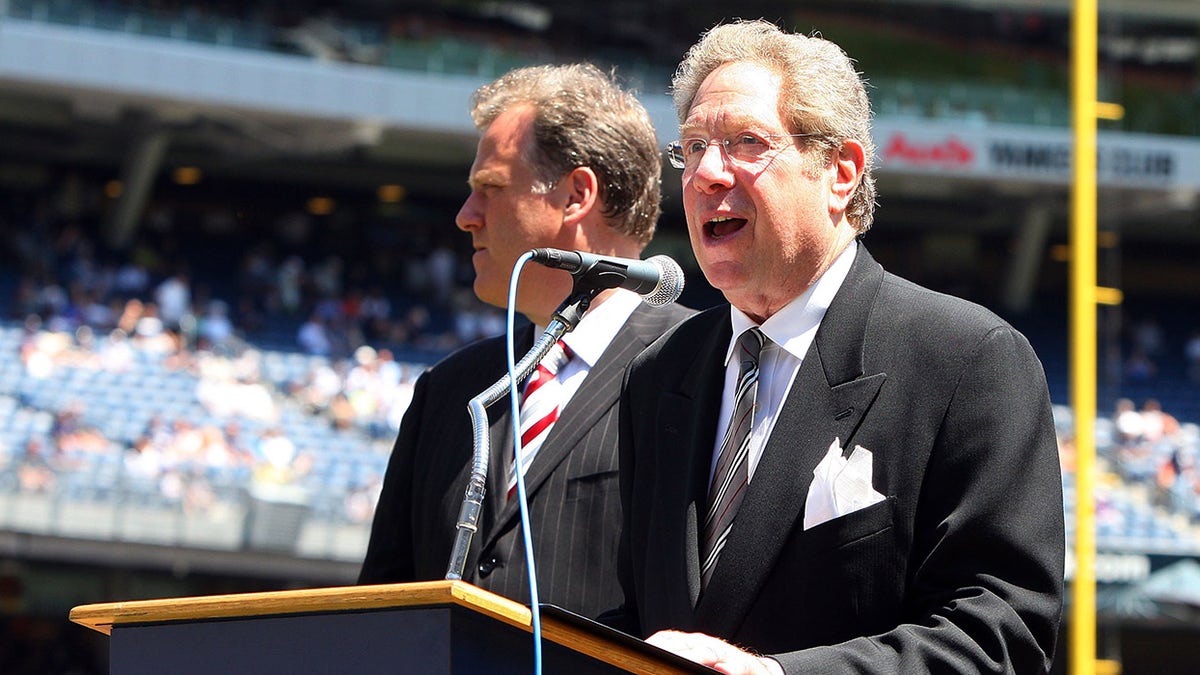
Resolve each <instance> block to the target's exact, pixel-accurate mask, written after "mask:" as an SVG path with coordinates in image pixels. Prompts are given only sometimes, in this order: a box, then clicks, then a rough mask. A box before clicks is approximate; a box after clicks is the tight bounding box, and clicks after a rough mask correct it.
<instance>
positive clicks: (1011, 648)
mask: <svg viewBox="0 0 1200 675" xmlns="http://www.w3.org/2000/svg"><path fill="white" fill-rule="evenodd" d="M964 363H965V364H966V366H965V367H964V368H963V369H962V370H961V375H960V377H959V378H958V380H957V382H956V383H955V384H954V387H953V392H952V395H951V396H950V398H949V399H948V400H949V403H948V406H947V408H946V410H945V414H944V416H942V417H941V419H940V420H938V419H933V420H910V421H906V420H894V422H895V423H899V424H906V423H908V424H914V425H916V424H933V425H934V430H935V431H936V434H935V436H934V442H933V444H932V447H931V448H930V451H929V456H928V459H927V463H926V464H925V467H924V471H923V474H922V475H920V478H919V480H920V486H919V489H918V490H917V493H918V496H917V497H916V499H917V502H916V505H915V510H914V514H915V515H914V523H913V528H912V541H911V544H910V553H909V560H908V566H907V569H908V573H907V577H908V579H907V582H906V586H907V588H906V590H905V592H904V593H903V600H902V607H901V608H900V612H901V616H902V617H903V618H902V621H901V622H900V623H899V624H898V625H897V626H896V627H895V628H893V629H891V630H888V631H887V632H885V633H883V634H880V635H874V636H871V637H860V638H855V639H851V640H849V641H847V642H843V643H841V644H837V645H833V646H824V647H815V648H811V649H806V650H803V651H798V652H792V653H787V654H778V655H775V656H776V658H777V659H778V660H779V661H780V662H781V664H782V665H783V666H784V669H785V670H786V671H787V672H788V673H813V672H894V673H911V672H954V673H963V672H1016V673H1036V672H1045V671H1047V670H1048V669H1049V667H1050V664H1051V662H1052V659H1053V651H1054V644H1055V640H1056V633H1057V627H1058V622H1059V618H1060V614H1061V598H1062V591H1063V568H1064V548H1065V537H1064V532H1063V519H1062V517H1061V515H1062V514H1061V509H1062V484H1061V476H1060V470H1059V465H1058V454H1057V444H1056V440H1055V434H1054V426H1053V420H1052V417H1051V407H1050V401H1049V396H1048V394H1047V390H1046V384H1045V377H1044V374H1043V371H1042V368H1041V364H1040V363H1039V362H1038V360H1037V358H1036V356H1035V355H1034V353H1033V350H1032V349H1031V348H1030V346H1029V344H1028V342H1027V341H1026V340H1025V339H1024V337H1022V336H1021V335H1020V334H1018V333H1017V332H1016V331H1014V330H1012V329H1011V328H1009V327H1007V326H1001V327H997V328H994V329H993V330H991V331H989V332H988V333H987V334H986V335H985V336H984V337H983V339H982V340H981V341H980V343H979V344H978V346H977V348H976V349H975V350H974V353H972V354H970V355H969V356H968V357H967V358H966V359H965V361H964ZM912 395H915V396H919V395H920V394H919V392H914V393H913V394H912ZM914 459H916V458H914ZM918 461H919V460H918ZM902 498H904V497H902ZM800 611H806V612H812V611H820V610H819V609H814V608H807V609H803V610H800Z"/></svg>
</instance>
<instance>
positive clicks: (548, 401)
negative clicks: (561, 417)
mask: <svg viewBox="0 0 1200 675" xmlns="http://www.w3.org/2000/svg"><path fill="white" fill-rule="evenodd" d="M570 360H571V351H570V349H568V348H567V346H566V345H565V344H563V341H562V340H559V341H558V342H556V343H555V344H554V346H552V347H551V348H550V351H549V352H547V353H546V356H545V357H543V358H542V361H541V363H539V364H538V366H537V369H536V370H534V371H533V374H532V375H530V376H529V380H528V381H527V382H526V383H525V396H524V398H523V399H522V400H521V426H520V428H521V449H522V451H521V454H522V455H523V459H524V461H523V462H522V463H521V475H525V472H526V471H528V470H529V465H530V464H531V463H532V462H533V458H534V456H535V455H537V451H538V448H540V447H542V443H543V442H545V440H546V437H547V436H549V435H550V428H551V427H553V426H554V423H555V422H556V421H557V420H558V409H559V403H560V402H561V400H562V382H561V381H560V380H559V379H558V373H559V372H560V371H561V370H562V368H563V366H565V365H567V362H568V361H570ZM510 459H511V461H510V462H509V470H508V496H509V498H512V496H513V495H514V494H516V490H517V473H516V464H517V461H516V456H515V455H514V456H513V457H512V458H510Z"/></svg>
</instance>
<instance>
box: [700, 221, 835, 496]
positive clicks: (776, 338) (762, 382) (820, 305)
mask: <svg viewBox="0 0 1200 675" xmlns="http://www.w3.org/2000/svg"><path fill="white" fill-rule="evenodd" d="M857 250H858V243H857V242H851V243H850V245H849V246H847V247H846V250H844V251H842V253H841V254H840V255H839V256H838V257H837V258H836V259H835V260H834V261H833V264H832V265H830V266H829V269H828V270H826V271H825V273H824V274H822V275H821V277H820V278H819V279H817V281H816V283H814V284H813V285H812V286H809V287H808V289H807V290H806V291H804V292H803V293H801V294H800V295H799V296H797V297H796V298H795V299H794V300H792V301H791V302H789V303H788V304H786V305H784V306H783V308H782V309H780V310H779V311H778V312H776V313H775V314H774V315H772V316H771V317H770V318H769V319H767V320H766V321H764V322H763V323H762V325H761V326H759V328H760V329H761V330H762V332H763V335H765V336H766V337H767V339H766V341H765V342H764V343H763V349H762V353H761V354H760V355H759V359H758V395H757V401H756V405H755V408H754V422H753V426H752V427H751V429H750V447H749V457H748V458H747V461H748V466H747V472H748V474H749V477H750V479H751V480H753V479H754V470H755V469H757V468H758V461H759V459H760V458H762V453H763V449H764V448H765V447H766V445H767V439H768V438H770V436H771V430H772V429H773V428H774V427H775V420H776V418H777V417H778V416H779V411H780V409H781V408H782V407H783V402H784V400H785V399H786V398H787V394H788V391H790V390H791V388H792V381H793V380H795V379H796V373H797V372H799V370H800V364H801V363H802V362H803V361H804V355H805V353H806V352H808V348H809V346H810V345H812V341H813V338H814V337H815V336H816V334H817V329H818V328H819V327H820V326H821V319H823V318H824V317H825V310H827V309H829V304H830V303H831V302H833V296H835V295H837V292H838V290H839V289H840V288H841V287H842V282H844V281H845V280H846V275H847V274H849V273H850V266H851V264H852V263H853V262H854V254H855V252H856V251H857ZM729 319H730V323H731V325H732V327H733V335H732V338H731V339H730V341H729V348H728V349H727V350H726V352H725V389H724V393H723V394H722V395H721V413H720V417H718V422H717V437H716V438H717V440H716V444H715V445H714V447H713V457H712V464H711V465H710V466H709V471H708V475H709V482H710V483H711V482H712V480H711V477H712V472H713V470H714V469H715V468H716V464H717V455H718V454H719V453H720V451H721V439H722V438H724V437H725V429H726V427H728V426H729V416H730V415H731V414H732V410H733V397H734V389H735V388H736V386H737V379H738V368H739V365H738V363H737V362H736V361H734V360H733V351H734V348H735V347H736V346H737V341H738V337H740V336H741V334H742V333H744V332H745V331H746V330H747V329H749V328H752V327H754V326H755V325H756V324H755V323H754V321H753V320H752V319H751V318H750V317H748V316H746V314H745V313H744V312H742V311H741V310H740V309H738V308H737V307H732V306H731V307H730V315H729Z"/></svg>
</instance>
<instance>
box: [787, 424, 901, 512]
mask: <svg viewBox="0 0 1200 675" xmlns="http://www.w3.org/2000/svg"><path fill="white" fill-rule="evenodd" d="M883 500H884V496H883V495H881V494H879V493H878V492H876V491H875V489H874V488H873V487H871V451H870V450H867V449H866V448H864V447H863V446H861V445H856V446H854V450H853V451H852V452H851V453H850V456H849V457H842V444H841V440H840V439H837V438H835V439H833V444H832V445H830V446H829V452H827V453H826V454H825V458H824V459H822V460H821V463H820V464H818V465H817V468H815V469H813V482H812V485H810V486H809V487H808V499H807V500H806V501H805V502H804V529H806V530H807V529H808V528H810V527H814V526H816V525H820V524H821V523H823V522H825V521H827V520H833V519H834V518H837V517H839V516H844V515H846V514H848V513H853V512H855V511H858V510H859V509H865V508H867V507H868V506H870V505H872V504H877V503H879V502H881V501H883Z"/></svg>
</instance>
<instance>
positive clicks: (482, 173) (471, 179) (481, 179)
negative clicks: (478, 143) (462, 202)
mask: <svg viewBox="0 0 1200 675" xmlns="http://www.w3.org/2000/svg"><path fill="white" fill-rule="evenodd" d="M483 183H494V184H499V185H504V184H505V183H507V181H505V180H504V176H502V175H501V174H499V173H497V172H495V171H491V170H489V169H480V170H479V171H476V172H475V173H473V174H471V175H470V176H467V185H468V186H470V187H477V186H479V185H481V184H483Z"/></svg>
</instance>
